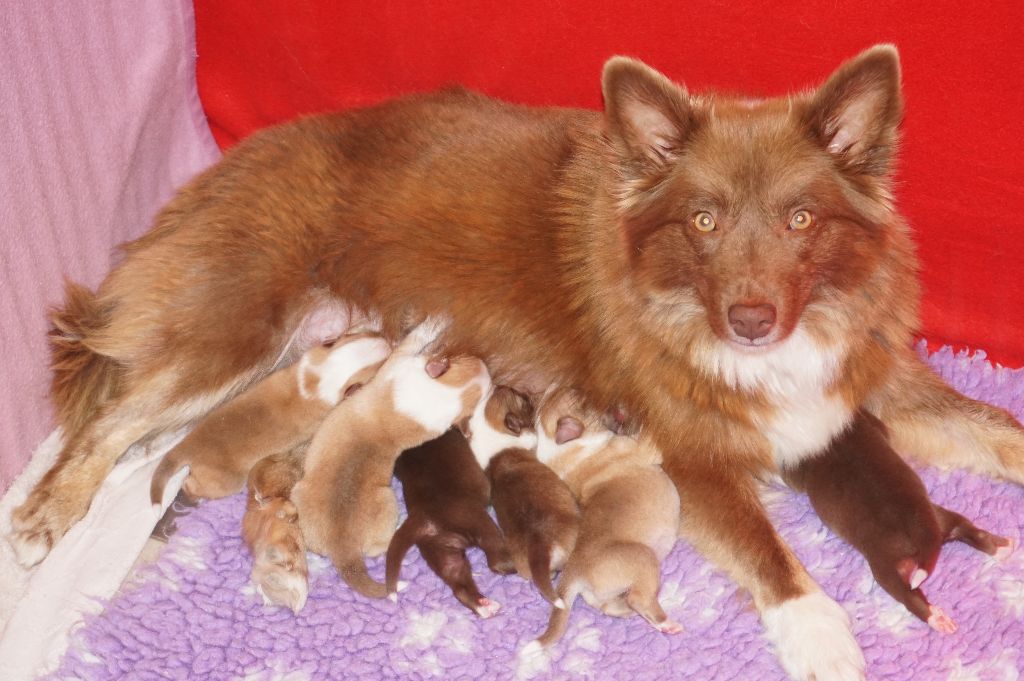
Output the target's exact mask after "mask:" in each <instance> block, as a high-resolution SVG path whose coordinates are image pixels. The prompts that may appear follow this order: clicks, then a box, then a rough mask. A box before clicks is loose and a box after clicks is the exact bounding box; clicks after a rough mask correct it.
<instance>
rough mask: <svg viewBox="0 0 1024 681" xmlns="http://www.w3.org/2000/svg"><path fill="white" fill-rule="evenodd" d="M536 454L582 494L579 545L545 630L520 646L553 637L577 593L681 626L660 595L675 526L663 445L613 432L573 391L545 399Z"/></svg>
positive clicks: (672, 629)
mask: <svg viewBox="0 0 1024 681" xmlns="http://www.w3.org/2000/svg"><path fill="white" fill-rule="evenodd" d="M537 437H538V442H537V456H538V458H539V459H540V460H542V461H544V462H545V463H547V464H548V465H549V466H551V467H552V468H553V469H554V470H555V471H556V472H557V473H558V474H559V476H561V477H562V479H564V480H565V481H566V484H568V486H569V489H571V490H572V492H573V493H574V494H575V495H576V498H577V499H579V503H580V507H581V508H582V520H581V525H580V532H579V537H578V538H577V540H576V546H575V548H574V549H573V552H572V553H571V554H570V555H569V559H568V561H566V563H565V568H564V569H563V570H562V574H561V576H560V577H559V579H558V590H557V593H558V597H559V598H560V599H561V600H562V601H563V603H564V605H559V604H558V603H557V602H556V604H555V607H554V608H553V609H552V611H551V619H550V621H549V623H548V628H547V630H546V631H545V632H544V633H543V634H542V635H541V636H540V637H539V638H538V639H537V640H536V641H534V642H533V643H531V644H530V645H529V646H528V647H527V648H526V649H524V653H526V654H533V653H535V652H537V651H538V650H539V649H540V648H547V647H549V646H551V645H552V644H554V643H556V642H557V641H558V640H559V639H560V638H561V637H562V635H563V634H564V633H565V629H566V627H567V626H568V624H569V611H570V610H571V609H572V605H573V602H574V601H575V600H576V597H577V596H578V595H582V596H583V599H584V600H585V601H586V602H587V603H589V604H590V605H591V606H593V607H595V608H600V609H601V610H602V611H603V612H605V613H606V614H609V615H614V616H618V617H624V616H628V615H631V614H632V613H633V612H636V613H639V614H640V616H642V617H643V618H644V619H645V620H647V621H648V622H649V623H650V624H651V626H653V627H655V628H657V629H658V630H659V631H662V632H665V633H668V634H675V633H679V632H680V631H682V627H681V626H680V625H679V624H678V623H677V622H674V621H673V620H671V619H669V617H668V615H666V614H665V611H664V610H663V609H662V607H661V604H659V603H658V590H659V589H660V588H661V561H662V560H663V559H664V558H665V556H667V555H668V553H669V551H671V550H672V546H673V545H674V544H675V541H676V535H677V534H678V532H679V497H678V495H677V494H676V489H675V487H674V486H673V485H672V481H671V480H670V479H669V477H668V476H667V475H665V473H664V472H663V471H662V470H661V467H660V465H661V452H659V451H658V449H657V448H656V447H654V446H653V445H652V444H651V443H650V442H649V441H645V440H644V439H643V438H642V436H641V438H640V439H636V438H633V437H630V436H627V435H616V434H615V433H613V432H612V431H610V430H608V429H607V428H606V427H605V425H604V424H603V422H602V420H601V418H600V417H598V416H597V415H596V414H594V413H593V412H590V411H587V410H585V409H584V408H583V407H582V405H581V404H580V402H579V399H578V398H577V396H576V395H574V394H573V393H572V392H571V391H556V392H554V393H552V394H549V395H548V396H547V397H546V398H545V401H544V402H543V403H542V405H541V408H540V414H539V425H538V428H537Z"/></svg>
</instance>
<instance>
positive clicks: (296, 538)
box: [242, 443, 309, 612]
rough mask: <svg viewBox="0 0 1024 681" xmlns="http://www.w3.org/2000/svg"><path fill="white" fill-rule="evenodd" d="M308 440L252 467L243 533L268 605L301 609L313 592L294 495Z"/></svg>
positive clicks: (255, 580)
mask: <svg viewBox="0 0 1024 681" xmlns="http://www.w3.org/2000/svg"><path fill="white" fill-rule="evenodd" d="M307 445H308V443H303V444H301V445H299V446H298V447H296V448H295V449H293V450H291V451H288V452H283V453H280V454H274V455H272V456H268V457H265V458H263V459H260V461H258V462H257V463H256V465H255V466H253V468H252V471H250V472H249V481H248V487H249V494H248V498H247V500H246V505H245V515H244V516H243V517H242V539H243V540H244V541H245V545H246V546H248V547H249V551H250V552H251V553H252V559H253V564H252V573H251V577H252V581H253V583H254V584H255V585H256V591H257V592H259V594H260V595H261V596H263V602H264V603H265V604H267V605H270V604H271V603H276V604H278V605H284V606H286V607H288V608H291V610H292V611H293V612H298V611H299V610H302V606H304V605H305V604H306V597H307V595H308V594H309V567H308V566H307V564H306V542H305V540H304V538H303V536H302V531H301V530H300V529H299V525H298V517H299V514H298V510H297V509H296V508H295V504H293V503H292V501H291V499H290V496H291V492H292V488H293V487H294V486H295V483H297V482H298V481H299V480H300V479H301V478H302V464H303V458H304V457H305V453H306V447H307Z"/></svg>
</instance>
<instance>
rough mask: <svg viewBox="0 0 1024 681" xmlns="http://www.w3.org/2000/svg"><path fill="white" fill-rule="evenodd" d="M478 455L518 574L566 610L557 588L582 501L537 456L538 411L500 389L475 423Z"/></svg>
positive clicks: (480, 409) (472, 441)
mask: <svg viewBox="0 0 1024 681" xmlns="http://www.w3.org/2000/svg"><path fill="white" fill-rule="evenodd" d="M469 435H470V436H469V442H470V446H471V447H472V449H473V454H474V456H475V457H476V460H477V461H478V462H479V463H480V465H481V466H483V467H484V468H485V472H486V473H487V477H488V479H489V480H490V482H491V504H492V505H493V506H494V512H495V515H497V516H498V525H499V526H500V527H501V531H502V532H503V533H504V534H505V542H506V544H507V545H508V549H509V552H510V553H511V554H512V560H513V561H514V562H515V566H516V571H517V572H518V573H519V574H520V575H521V576H522V577H523V578H524V579H531V580H533V583H534V584H536V585H537V590H538V591H540V593H541V595H542V596H544V598H546V599H547V600H548V602H550V603H553V604H556V605H558V606H559V607H562V601H561V599H559V598H558V594H556V593H555V589H554V586H552V584H551V572H552V570H561V569H562V566H563V565H565V560H566V558H568V557H569V554H570V553H571V552H572V550H573V547H574V546H575V545H576V535H577V534H578V533H579V527H580V511H579V506H577V504H576V499H575V498H574V497H573V495H572V492H570V491H569V488H568V487H567V486H566V484H565V483H564V482H562V480H561V479H560V478H559V477H558V476H557V475H556V474H555V472H554V471H552V470H551V469H550V468H548V467H547V466H545V465H544V464H542V463H541V462H540V461H538V460H537V456H536V454H535V453H534V450H535V449H536V447H537V435H536V432H535V430H534V410H533V405H532V404H530V401H529V400H528V399H527V398H526V397H525V396H523V395H521V394H519V393H517V392H516V391H514V390H512V389H511V388H507V387H505V386H497V387H495V388H494V391H493V392H492V393H491V394H490V396H489V397H488V398H487V400H484V401H482V402H481V404H480V406H479V407H477V410H476V412H475V413H474V414H473V418H472V419H471V420H470V422H469Z"/></svg>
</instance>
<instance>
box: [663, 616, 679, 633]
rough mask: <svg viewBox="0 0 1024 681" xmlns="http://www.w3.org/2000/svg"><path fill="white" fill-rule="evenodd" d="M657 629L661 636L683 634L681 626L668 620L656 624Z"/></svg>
mask: <svg viewBox="0 0 1024 681" xmlns="http://www.w3.org/2000/svg"><path fill="white" fill-rule="evenodd" d="M657 627H658V631H660V632H661V633H663V634H681V633H682V632H683V625H682V624H680V623H679V622H676V621H675V620H670V619H669V620H665V621H664V622H662V623H660V624H658V625H657Z"/></svg>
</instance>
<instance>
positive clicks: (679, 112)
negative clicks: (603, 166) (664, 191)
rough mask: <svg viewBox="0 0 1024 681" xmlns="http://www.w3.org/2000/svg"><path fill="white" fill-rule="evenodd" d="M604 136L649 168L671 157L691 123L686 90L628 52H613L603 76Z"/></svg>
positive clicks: (634, 159) (682, 142)
mask: <svg viewBox="0 0 1024 681" xmlns="http://www.w3.org/2000/svg"><path fill="white" fill-rule="evenodd" d="M601 90H602V92H603V94H604V115H605V124H606V126H607V131H608V135H609V137H610V138H611V140H612V142H613V143H614V144H616V146H617V147H618V150H619V152H620V153H622V154H623V155H624V156H625V157H626V158H627V159H628V160H631V161H635V162H639V163H640V164H642V165H644V166H647V167H648V168H650V169H652V170H657V169H661V168H664V167H666V166H667V165H668V164H670V163H671V162H672V161H674V160H675V159H676V158H677V157H678V155H679V152H680V150H681V149H682V147H683V144H684V142H685V140H686V136H687V135H688V134H689V133H690V132H691V129H692V127H693V113H692V109H691V106H690V102H689V97H688V95H687V93H686V90H684V89H683V88H681V87H680V86H678V85H676V84H675V83H673V82H672V81H670V80H669V79H668V78H666V77H665V76H663V75H662V74H660V73H658V72H657V71H655V70H654V69H652V68H651V67H649V66H647V65H646V64H644V63H643V62H640V61H637V60H636V59H630V58H629V57H612V58H611V59H609V60H608V61H607V62H606V63H605V65H604V74H603V75H602V77H601Z"/></svg>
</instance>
